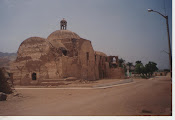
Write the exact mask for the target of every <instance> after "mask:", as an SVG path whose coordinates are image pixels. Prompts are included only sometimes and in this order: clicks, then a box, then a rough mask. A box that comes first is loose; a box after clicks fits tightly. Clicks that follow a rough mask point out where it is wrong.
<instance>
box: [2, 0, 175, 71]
mask: <svg viewBox="0 0 175 120" xmlns="http://www.w3.org/2000/svg"><path fill="white" fill-rule="evenodd" d="M148 8H150V9H153V10H156V11H159V12H161V13H162V14H164V15H168V17H169V28H170V39H171V40H172V0H0V52H17V50H18V47H19V46H20V44H21V42H22V41H24V40H25V39H27V38H29V37H33V36H38V37H43V38H47V37H48V36H49V34H51V33H52V32H54V31H55V30H59V29H60V25H59V23H60V20H62V19H63V18H65V19H66V20H67V22H68V25H67V29H68V30H71V31H72V32H75V33H77V34H78V35H79V36H80V37H82V38H85V39H88V40H90V41H91V42H92V45H93V48H94V50H96V51H102V52H104V53H106V54H107V55H115V56H118V57H119V58H123V59H124V60H125V61H126V62H132V63H133V64H134V63H135V61H137V60H141V61H142V62H143V63H144V64H146V63H148V62H149V61H153V62H156V63H157V64H158V65H157V66H158V68H159V69H167V68H169V57H168V54H167V53H165V52H162V51H163V50H165V51H167V52H168V50H169V49H168V39H167V31H166V20H165V19H164V18H163V17H162V16H160V15H158V14H156V13H153V12H151V13H150V12H148V11H147V9H148Z"/></svg>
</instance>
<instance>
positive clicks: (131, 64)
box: [126, 62, 133, 72]
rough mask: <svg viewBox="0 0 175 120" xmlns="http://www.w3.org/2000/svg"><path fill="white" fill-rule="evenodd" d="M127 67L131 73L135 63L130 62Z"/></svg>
mask: <svg viewBox="0 0 175 120" xmlns="http://www.w3.org/2000/svg"><path fill="white" fill-rule="evenodd" d="M126 65H127V66H128V67H129V72H131V67H132V66H133V63H131V62H128V63H127V64H126Z"/></svg>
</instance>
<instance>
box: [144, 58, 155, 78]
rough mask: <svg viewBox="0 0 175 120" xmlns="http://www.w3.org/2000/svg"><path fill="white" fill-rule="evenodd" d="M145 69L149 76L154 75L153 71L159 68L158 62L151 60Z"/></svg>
mask: <svg viewBox="0 0 175 120" xmlns="http://www.w3.org/2000/svg"><path fill="white" fill-rule="evenodd" d="M145 69H146V71H147V73H148V74H149V76H152V75H153V73H154V72H155V71H157V70H158V68H157V63H155V62H150V61H149V62H148V64H146V65H145Z"/></svg>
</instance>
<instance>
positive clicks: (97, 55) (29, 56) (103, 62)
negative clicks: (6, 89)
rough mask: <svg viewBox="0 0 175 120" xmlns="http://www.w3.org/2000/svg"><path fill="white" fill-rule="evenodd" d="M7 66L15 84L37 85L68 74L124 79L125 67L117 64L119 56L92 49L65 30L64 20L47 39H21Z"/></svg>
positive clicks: (90, 78)
mask: <svg viewBox="0 0 175 120" xmlns="http://www.w3.org/2000/svg"><path fill="white" fill-rule="evenodd" d="M114 58H115V61H113V59H114ZM10 69H11V74H12V78H13V81H14V83H15V84H17V85H39V84H41V83H42V82H43V81H46V80H47V81H53V80H63V79H66V78H69V77H74V78H76V79H85V80H97V79H103V78H124V70H123V69H122V68H120V67H118V57H117V56H107V55H106V54H104V53H102V52H97V51H94V49H93V47H92V44H91V41H89V40H86V39H83V38H81V37H80V36H79V35H77V34H76V33H74V32H72V31H69V30H67V21H66V20H65V19H63V20H61V21H60V30H56V31H54V32H52V33H51V34H50V35H49V36H48V37H47V38H41V37H30V38H27V39H26V40H24V41H23V42H22V43H21V45H20V46H19V48H18V52H17V58H16V60H15V61H14V62H13V63H12V64H11V67H10Z"/></svg>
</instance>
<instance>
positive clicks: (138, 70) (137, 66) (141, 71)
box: [135, 61, 144, 74]
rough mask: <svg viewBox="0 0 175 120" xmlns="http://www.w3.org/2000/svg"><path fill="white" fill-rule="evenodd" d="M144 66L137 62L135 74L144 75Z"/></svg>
mask: <svg viewBox="0 0 175 120" xmlns="http://www.w3.org/2000/svg"><path fill="white" fill-rule="evenodd" d="M143 67H144V66H143V64H142V62H141V61H136V65H135V72H136V73H138V74H142V73H143Z"/></svg>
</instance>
